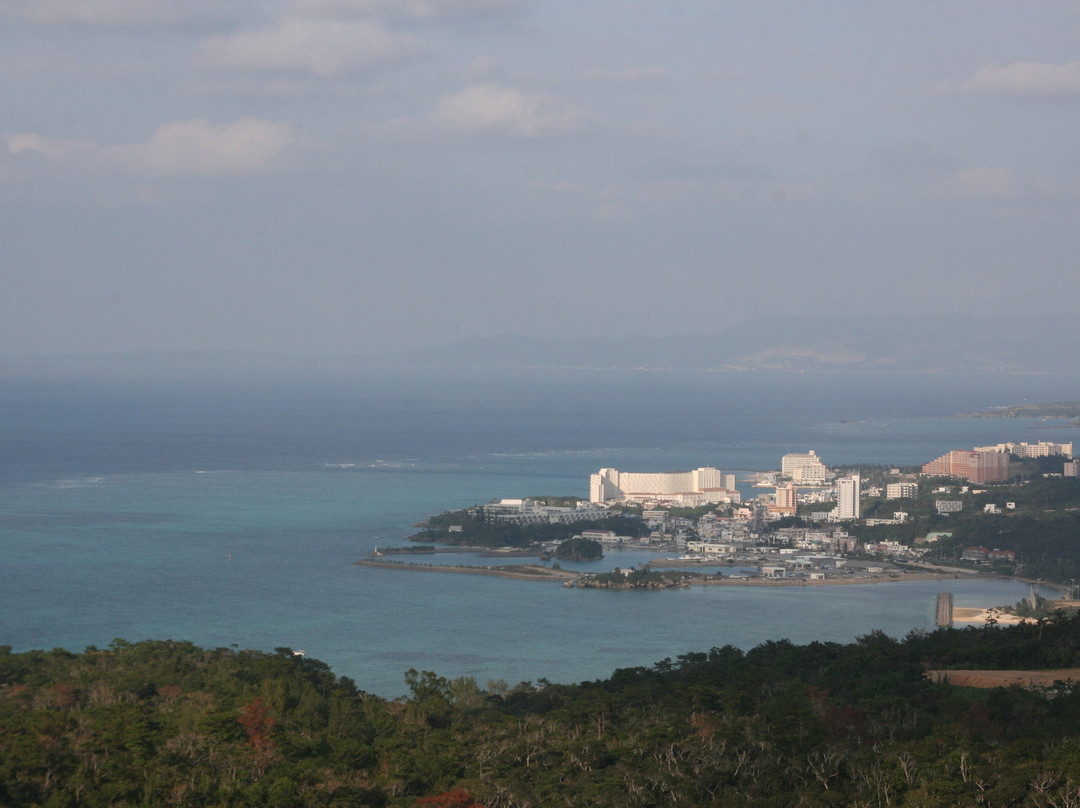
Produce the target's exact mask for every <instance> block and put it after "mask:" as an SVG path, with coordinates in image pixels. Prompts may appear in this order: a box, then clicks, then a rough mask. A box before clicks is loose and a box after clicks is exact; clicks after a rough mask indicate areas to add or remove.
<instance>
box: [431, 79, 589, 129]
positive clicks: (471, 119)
mask: <svg viewBox="0 0 1080 808" xmlns="http://www.w3.org/2000/svg"><path fill="white" fill-rule="evenodd" d="M433 120H434V122H435V123H436V124H438V125H439V126H441V127H443V128H445V129H449V130H450V131H453V132H460V133H465V134H498V135H511V136H522V137H553V136H557V135H566V134H570V133H572V132H575V131H579V130H581V129H583V128H585V127H587V126H588V125H589V124H590V123H591V119H590V118H589V116H587V115H586V114H585V113H583V112H582V111H581V110H580V109H578V108H577V107H575V106H574V105H573V104H568V103H566V102H563V101H558V100H556V99H554V98H552V97H550V96H548V95H545V94H543V93H526V92H522V91H521V90H518V89H515V88H513V87H503V86H500V85H498V84H495V83H494V82H486V83H482V84H473V85H470V86H468V87H466V88H465V89H463V90H461V91H460V92H457V93H454V94H452V95H445V96H443V97H442V99H441V100H440V101H439V105H438V108H437V109H436V111H435V114H434V116H433Z"/></svg>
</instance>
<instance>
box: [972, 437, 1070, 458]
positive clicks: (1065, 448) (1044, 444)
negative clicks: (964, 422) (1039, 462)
mask: <svg viewBox="0 0 1080 808" xmlns="http://www.w3.org/2000/svg"><path fill="white" fill-rule="evenodd" d="M975 451H976V452H1000V453H1002V454H1011V455H1016V456H1017V457H1050V456H1051V455H1062V456H1063V457H1067V458H1071V457H1072V456H1073V445H1072V443H1053V442H1052V441H1048V440H1041V441H1039V442H1038V443H1024V442H1021V443H999V444H997V445H995V446H976V447H975Z"/></svg>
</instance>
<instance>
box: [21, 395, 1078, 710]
mask: <svg viewBox="0 0 1080 808" xmlns="http://www.w3.org/2000/svg"><path fill="white" fill-rule="evenodd" d="M634 381H635V380H634V379H630V380H623V381H620V382H619V384H620V385H622V388H621V389H622V392H624V393H625V392H626V391H627V390H628V389H631V388H632V387H633V382H634ZM708 381H709V384H706V383H705V382H702V381H700V380H694V383H695V384H696V385H699V387H698V388H695V392H696V394H697V396H698V397H697V398H695V399H693V400H692V401H690V402H687V401H686V400H685V389H683V388H682V387H680V386H679V385H677V384H676V385H669V386H668V387H662V386H656V385H655V382H652V380H650V382H651V383H652V384H653V385H654V386H653V387H650V388H649V389H648V390H647V391H646V393H647V394H645V395H643V396H641V397H639V398H637V399H622V400H621V401H622V403H621V404H620V403H619V402H615V403H614V404H613V401H612V400H611V398H610V396H609V395H599V394H594V393H593V391H592V388H591V387H590V386H589V385H586V384H583V383H582V382H581V380H580V379H578V378H577V377H573V376H571V377H570V378H569V379H568V380H567V379H561V380H554V381H552V380H546V381H545V380H536V379H532V380H530V379H526V380H525V381H522V380H520V379H488V380H486V381H485V382H484V385H481V386H480V387H479V388H477V386H476V384H475V380H470V381H469V382H468V383H467V384H466V383H464V382H459V383H457V386H455V385H454V383H452V382H451V381H448V380H446V379H443V380H441V381H440V382H439V384H438V385H433V384H432V383H431V382H430V380H425V381H424V383H421V382H420V380H413V381H409V380H406V381H404V382H402V381H401V380H394V379H391V380H387V379H374V380H370V384H369V385H368V386H365V385H367V383H364V382H363V380H361V381H355V382H351V383H350V384H348V385H339V386H333V385H329V386H327V385H324V386H322V387H318V388H316V389H310V388H298V387H283V388H278V387H273V386H269V385H263V386H262V387H260V388H259V395H260V396H261V398H258V399H257V400H252V398H251V396H252V392H251V387H250V386H244V385H232V386H230V385H225V386H222V385H220V384H219V385H217V386H214V387H212V388H210V389H207V390H201V391H200V390H198V389H195V390H193V389H191V386H190V385H185V386H183V387H182V388H180V387H170V386H169V385H168V384H164V383H161V384H158V385H156V386H153V387H152V388H150V389H147V388H145V387H138V388H132V387H131V386H130V385H123V384H116V385H113V386H109V385H105V384H101V385H98V386H96V387H95V388H93V389H90V390H85V389H72V388H70V387H63V386H60V387H56V386H53V387H49V386H42V385H37V386H33V385H22V386H19V385H13V384H10V383H9V384H8V385H7V386H5V388H4V389H2V390H0V447H2V448H3V450H4V451H3V454H2V458H0V542H2V548H3V556H2V561H0V615H2V621H0V643H5V644H10V645H12V646H13V647H15V648H16V649H18V650H23V649H28V648H41V647H46V648H48V647H56V646H62V647H67V648H72V649H76V650H81V649H82V648H83V647H85V646H86V645H89V644H95V645H106V644H108V643H109V642H110V641H111V640H112V639H113V638H116V637H123V638H125V639H128V640H139V639H145V638H165V637H169V638H175V639H189V640H192V641H194V642H197V643H200V644H204V645H211V646H229V645H234V644H235V645H238V646H239V647H247V648H260V649H272V648H274V647H278V646H289V647H292V648H297V649H303V650H305V651H306V652H307V653H308V654H310V655H312V656H314V657H316V658H319V659H322V660H324V661H326V662H328V663H329V664H330V665H331V666H332V667H333V669H334V670H335V671H336V672H338V673H340V674H344V675H348V676H351V677H353V678H354V679H356V681H357V683H358V684H359V686H360V687H362V688H363V689H366V690H369V691H371V692H375V693H378V694H380V695H387V696H393V695H397V694H399V693H401V692H402V691H403V690H404V684H403V674H404V671H405V670H407V669H408V668H410V667H415V668H418V669H427V670H434V671H436V672H438V673H440V674H441V675H445V676H451V677H453V676H461V675H469V676H474V677H476V678H477V679H478V680H479V681H480V682H481V683H484V682H486V681H487V680H488V679H505V680H507V681H509V682H510V683H514V682H517V681H522V680H536V679H539V678H541V677H543V678H547V679H549V680H552V681H577V680H581V679H590V678H597V677H602V676H606V675H608V674H610V673H611V672H612V671H613V670H614V669H615V668H618V667H626V666H634V665H651V664H652V663H654V662H656V661H658V660H660V659H663V658H664V657H669V656H672V657H673V656H676V655H678V654H681V653H686V652H689V651H696V650H707V649H708V648H710V647H712V646H715V645H724V644H727V643H732V644H735V645H738V646H740V647H744V648H745V647H750V646H753V645H755V644H758V643H760V642H764V641H766V640H770V639H780V638H788V639H791V640H793V641H796V642H807V641H811V640H815V639H819V640H836V641H849V640H851V639H853V638H854V637H855V636H856V635H858V634H863V633H867V632H869V631H872V630H874V629H878V628H880V629H883V630H885V631H886V632H888V633H890V634H893V635H903V634H905V633H907V632H908V631H910V630H911V629H918V628H930V627H931V626H932V622H933V610H934V602H935V598H936V596H937V593H938V592H939V591H940V590H941V588H942V586H941V584H939V583H934V582H929V583H928V582H912V583H904V584H887V585H876V586H837V587H806V588H801V587H800V588H768V589H757V588H749V587H742V588H730V589H725V588H720V587H692V588H689V589H685V590H677V591H667V592H654V593H636V592H602V591H594V590H566V589H564V588H563V587H561V586H559V585H557V584H555V585H550V584H539V583H529V582H519V581H508V580H503V579H498V578H490V577H483V576H466V575H447V574H439V573H433V572H432V573H428V572H409V573H394V572H387V571H383V570H373V569H367V568H362V567H357V566H356V565H354V564H353V563H352V562H353V561H355V560H357V559H358V558H361V557H362V556H363V555H365V554H366V553H367V552H369V551H370V550H371V549H372V548H373V547H374V546H376V545H377V544H386V543H389V542H399V541H401V540H402V538H403V537H404V536H405V535H407V534H408V533H410V532H411V526H412V524H413V523H414V522H416V521H418V520H420V519H422V518H424V517H425V516H427V515H428V514H431V513H434V512H438V511H441V510H445V509H450V508H458V507H464V506H467V505H471V504H475V503H478V502H486V501H488V500H490V499H492V498H496V497H517V496H528V495H536V494H542V493H550V494H577V495H584V494H585V493H586V488H587V475H588V474H589V473H590V472H591V471H595V470H596V469H598V468H600V467H601V466H615V467H619V468H623V469H626V470H666V469H673V468H691V467H694V466H696V465H701V464H705V463H710V464H716V465H719V466H721V467H724V468H729V469H730V468H767V467H775V466H777V465H778V464H779V457H780V454H782V453H783V451H790V450H804V449H805V448H814V449H816V450H817V451H818V453H819V454H820V455H821V456H823V457H824V458H825V459H826V461H827V462H830V463H840V462H854V460H855V459H858V460H862V461H865V462H879V463H897V464H899V463H913V462H922V461H924V460H926V459H929V458H930V457H933V456H936V455H937V454H940V453H942V452H944V451H946V450H947V449H949V448H957V447H963V446H969V445H975V444H977V443H988V442H998V441H999V440H1038V439H1040V438H1043V439H1054V440H1058V441H1064V440H1078V439H1080V435H1078V431H1077V430H1070V429H1049V428H1047V427H1048V426H1053V424H1049V425H1048V424H1044V423H1040V422H1013V421H1010V422H1003V421H989V420H971V419H953V418H944V417H940V416H941V414H942V413H945V414H947V413H948V412H950V411H954V410H955V411H962V410H964V409H973V408H976V407H979V406H989V405H991V404H996V403H1002V400H1000V399H996V398H994V397H993V395H997V390H996V388H994V387H993V386H988V389H982V388H980V389H976V390H972V389H971V386H970V385H967V386H961V387H960V389H958V390H951V391H950V390H946V391H942V390H940V389H939V387H938V385H939V384H940V380H922V382H920V383H921V384H924V385H925V386H926V388H927V392H926V393H925V395H920V396H919V397H918V398H917V399H915V400H914V402H913V403H908V404H905V403H904V401H903V400H900V401H897V400H896V399H895V395H896V391H895V389H894V387H893V384H892V382H889V383H883V384H882V385H881V386H883V387H884V388H885V389H879V388H874V387H872V386H869V385H868V386H865V387H858V386H856V385H850V386H849V389H846V390H845V391H844V396H842V397H838V399H839V400H838V401H837V402H836V403H831V397H832V396H835V395H836V394H835V391H833V390H832V388H830V387H829V385H828V384H826V383H824V382H818V383H816V386H815V384H810V383H809V382H806V381H802V380H800V381H798V384H801V385H803V387H804V388H805V389H798V388H797V389H794V390H793V389H792V388H791V387H790V386H789V385H787V384H786V383H785V382H784V380H783V379H780V380H767V381H768V384H765V383H764V382H760V380H755V383H754V384H752V385H747V384H745V383H743V384H741V386H739V385H736V384H734V382H730V381H729V380H723V379H714V380H708ZM739 381H740V382H741V380H739ZM1067 381H1068V380H1063V381H1060V382H1059V383H1055V384H1058V386H1054V384H1050V385H1049V386H1048V387H1047V388H1046V389H1045V390H1038V391H1035V392H1036V393H1038V394H1040V395H1045V396H1047V398H1046V399H1045V400H1052V399H1051V398H1050V397H1051V396H1052V397H1053V398H1056V399H1062V398H1068V397H1069V396H1068V395H1066V394H1067V393H1068V392H1069V389H1068V384H1067ZM541 382H543V383H541ZM710 385H711V386H710ZM609 387H610V385H609ZM908 387H909V388H911V387H912V383H910V382H909V384H908ZM763 388H764V389H763ZM830 391H832V392H830ZM860 391H861V393H860ZM609 392H610V391H609ZM781 393H784V394H785V395H788V396H789V397H790V396H793V395H795V394H800V395H802V398H803V400H804V402H805V407H804V408H803V409H801V410H795V411H792V410H790V408H783V407H780V406H779V405H777V404H776V403H775V400H776V397H777V396H778V395H780V394H781ZM857 394H859V395H861V396H862V398H858V396H857ZM1074 397H1075V396H1074ZM927 399H930V404H933V407H935V408H937V409H938V410H939V411H940V412H927V409H928V407H929V404H928V403H927ZM755 401H758V402H759V404H758V405H757V406H755ZM883 402H884V403H883ZM980 402H985V403H980ZM613 406H615V408H616V409H615V411H614V412H613V411H612V407H613ZM620 406H621V407H622V408H623V410H625V411H619V410H618V407H620ZM905 407H906V410H905ZM947 408H948V409H947ZM837 412H843V413H844V417H843V418H842V419H841V418H838V417H836V413H837ZM905 412H907V415H905ZM135 413H137V417H135V415H133V414H135ZM847 415H854V416H860V415H861V416H867V417H854V418H848V417H846V416H847ZM870 415H876V416H878V417H869V416H870ZM612 422H614V423H612ZM640 558H641V556H640V554H638V555H635V554H632V553H623V554H620V553H615V554H613V555H611V556H609V558H607V559H605V561H604V562H600V564H602V565H603V566H604V567H606V568H612V567H615V566H624V567H625V566H629V565H630V564H632V563H638V562H639V561H640ZM949 589H950V590H951V591H953V592H954V595H955V596H956V602H957V604H958V605H961V606H962V605H984V606H985V605H997V604H1004V603H1013V602H1015V601H1017V600H1019V599H1020V598H1021V597H1022V596H1023V595H1024V594H1026V591H1027V590H1026V587H1024V586H1022V585H1020V584H1016V583H1012V582H1000V581H957V582H955V584H950V586H949Z"/></svg>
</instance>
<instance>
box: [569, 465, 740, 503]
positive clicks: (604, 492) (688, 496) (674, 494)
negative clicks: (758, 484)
mask: <svg viewBox="0 0 1080 808" xmlns="http://www.w3.org/2000/svg"><path fill="white" fill-rule="evenodd" d="M589 501H590V502H595V503H597V504H600V505H602V504H605V503H609V502H669V503H672V504H674V505H685V506H688V507H697V506H699V505H707V504H714V503H720V502H739V501H740V499H739V492H738V491H737V490H736V489H735V475H734V474H725V473H724V472H722V471H720V469H717V468H712V467H706V468H700V469H694V470H693V471H665V472H646V473H640V472H629V471H618V470H616V469H600V471H599V473H597V474H593V475H591V476H590V477H589Z"/></svg>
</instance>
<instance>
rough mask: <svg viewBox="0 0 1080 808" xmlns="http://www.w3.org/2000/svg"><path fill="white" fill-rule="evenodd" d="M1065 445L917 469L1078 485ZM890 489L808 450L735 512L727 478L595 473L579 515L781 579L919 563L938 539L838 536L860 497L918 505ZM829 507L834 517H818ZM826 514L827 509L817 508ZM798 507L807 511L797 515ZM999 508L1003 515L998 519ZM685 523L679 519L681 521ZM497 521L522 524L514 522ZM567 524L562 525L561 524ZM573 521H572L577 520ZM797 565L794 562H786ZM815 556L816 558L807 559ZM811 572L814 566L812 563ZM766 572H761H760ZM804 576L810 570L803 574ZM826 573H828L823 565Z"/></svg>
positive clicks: (892, 521)
mask: <svg viewBox="0 0 1080 808" xmlns="http://www.w3.org/2000/svg"><path fill="white" fill-rule="evenodd" d="M1072 449H1073V447H1072V444H1071V443H1052V442H1048V441H1040V442H1039V443H1000V444H997V445H994V446H979V447H975V448H973V449H971V450H954V451H951V452H948V453H947V454H945V455H942V456H941V457H939V458H937V459H935V460H932V461H930V462H929V463H927V464H925V465H924V466H923V467H922V472H923V474H924V475H926V476H947V477H956V478H959V479H960V480H963V481H966V482H968V483H974V484H981V483H993V482H1001V481H1004V480H1007V479H1008V478H1009V472H1010V466H1009V463H1010V459H1011V458H1013V457H1019V458H1042V457H1051V456H1058V455H1060V456H1064V457H1065V458H1066V461H1065V463H1064V474H1065V475H1066V476H1068V475H1073V476H1075V475H1077V466H1078V463H1077V462H1076V461H1074V460H1072ZM893 475H894V479H893V481H891V482H888V483H887V484H885V485H883V486H882V487H879V488H864V487H863V480H862V478H861V476H860V475H859V474H847V475H842V476H841V475H838V474H837V473H836V472H835V471H833V470H830V469H829V468H828V467H827V466H826V465H825V463H824V462H823V461H822V459H821V458H820V457H818V455H817V453H816V452H814V451H813V450H809V451H807V452H800V453H790V454H786V455H784V456H783V457H782V458H781V464H780V471H779V472H775V471H774V472H761V473H758V474H757V477H756V480H757V481H756V483H754V484H755V485H756V486H759V487H760V486H769V487H771V488H772V489H773V493H771V494H765V495H761V496H758V497H756V498H755V499H753V500H752V501H748V502H747V503H746V504H743V501H742V499H741V497H740V493H739V491H738V489H737V488H736V481H735V475H734V474H732V473H730V472H723V471H721V470H720V469H718V468H714V467H703V468H698V469H694V470H692V471H683V472H663V473H654V472H649V473H640V472H623V471H618V470H616V469H601V470H600V471H599V472H598V473H596V474H593V475H591V477H590V481H589V499H590V501H589V502H588V503H581V505H580V506H579V509H578V511H577V512H578V513H580V514H595V513H597V512H601V513H603V512H605V510H606V509H608V508H610V506H612V505H616V504H622V505H632V506H641V507H642V508H643V510H642V518H643V519H644V520H645V521H646V522H647V524H648V525H649V527H650V529H651V533H650V536H649V538H648V539H647V540H646V541H647V542H648V543H651V544H654V545H657V544H660V545H664V546H672V547H675V548H677V549H678V550H680V551H682V552H685V553H688V554H689V555H688V556H687V558H712V559H720V558H723V559H725V560H727V561H729V562H735V563H740V560H742V561H746V560H749V559H753V558H756V559H757V560H758V561H759V562H760V561H761V560H762V559H767V558H769V557H773V556H777V555H779V556H781V557H783V558H781V559H780V560H778V561H776V562H775V563H768V564H764V563H763V565H762V566H761V570H762V574H763V575H767V576H773V577H775V576H783V575H785V574H788V573H790V572H792V571H793V570H794V569H799V568H800V567H799V564H804V565H805V563H806V562H805V559H806V558H810V557H817V556H821V557H828V556H830V554H831V555H840V554H845V553H852V552H855V551H857V550H862V551H863V552H865V553H867V554H869V555H876V556H879V557H883V558H890V559H896V560H911V559H914V558H918V557H919V556H921V555H922V554H923V553H925V552H926V551H927V549H926V545H927V544H929V543H931V542H932V541H933V539H935V538H937V536H932V537H931V536H927V537H926V538H925V539H922V540H918V541H917V542H916V546H907V545H905V544H902V543H900V542H897V541H891V540H885V541H879V542H874V543H869V544H867V545H865V546H863V547H858V543H857V542H856V540H855V538H854V537H852V536H850V535H848V533H847V532H846V531H845V530H843V529H842V528H841V527H839V525H838V523H847V522H851V521H856V520H861V519H862V499H863V497H864V496H871V497H882V498H884V499H887V500H914V499H916V498H917V497H918V495H919V481H918V480H917V479H916V477H915V475H901V474H900V473H899V470H896V469H894V470H893ZM955 489H956V486H948V485H945V486H940V487H939V488H938V489H936V491H937V492H938V493H941V494H945V495H946V496H942V497H940V498H937V499H935V500H934V507H935V509H936V512H937V513H939V514H941V515H948V514H954V513H959V512H961V511H962V510H963V508H964V500H962V499H955V498H953V497H951V496H949V495H950V494H954V491H955ZM959 490H960V493H961V494H967V493H973V494H975V493H985V492H984V491H979V490H978V489H974V488H971V487H970V486H968V485H965V486H962V487H960V489H959ZM828 503H831V504H832V505H833V507H832V508H831V510H830V509H828V508H827V505H826V504H828ZM717 504H726V505H728V506H730V507H729V508H727V509H724V510H723V511H722V512H716V511H710V512H707V513H705V514H704V515H700V516H697V517H695V518H691V517H690V516H686V515H674V514H672V513H671V512H670V511H669V510H668V509H670V508H680V507H681V508H695V507H700V506H703V505H717ZM822 505H826V507H824V508H823V507H821V506H822ZM803 506H815V507H806V508H805V509H803ZM1003 507H1004V510H1003ZM1014 507H1015V506H1014V504H1013V503H1011V502H1009V503H1005V504H1004V506H1002V505H1000V504H985V505H983V512H985V513H1004V512H1007V511H1009V510H1012V509H1013V508H1014ZM800 510H802V515H804V517H805V521H806V522H809V523H811V526H810V527H783V528H779V529H777V530H773V531H770V532H769V533H768V536H769V539H768V541H765V540H764V539H763V538H762V536H763V535H764V534H763V533H762V528H763V527H764V524H765V523H766V522H769V521H773V520H778V519H782V518H784V517H788V516H795V515H797V514H799V513H800ZM683 513H685V511H684V512H683ZM501 518H515V519H521V518H526V517H525V516H524V515H523V514H522V515H515V516H513V517H510V515H507V516H506V517H501ZM562 518H569V517H562ZM577 518H581V516H578V517H577ZM908 518H909V513H908V512H907V511H906V510H904V509H902V506H901V508H900V509H897V510H895V511H893V512H892V515H891V517H890V516H888V515H886V514H881V513H880V509H879V513H878V514H875V518H874V519H867V520H866V524H867V525H900V524H903V523H905V522H906V521H907V520H908ZM582 535H583V536H586V537H587V538H593V539H595V540H596V541H600V542H603V543H619V542H623V541H625V539H624V538H623V537H619V536H617V535H616V534H615V532H614V531H603V530H596V531H583V533H582ZM790 554H810V555H809V556H807V555H799V556H798V559H799V560H798V562H797V563H796V561H795V560H793V559H791V558H786V556H787V555H790ZM814 554H817V556H815V555H814ZM964 557H965V558H966V559H967V560H970V561H973V562H976V563H994V562H997V561H1009V560H1015V559H1013V558H1012V554H1011V553H1008V552H1006V551H998V550H987V549H986V548H982V547H977V548H968V551H966V552H965V556H964ZM818 561H819V562H820V558H819V559H818ZM766 566H768V567H769V570H766ZM811 566H813V565H811ZM826 566H828V564H826Z"/></svg>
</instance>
